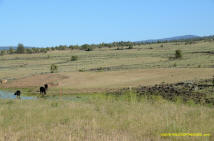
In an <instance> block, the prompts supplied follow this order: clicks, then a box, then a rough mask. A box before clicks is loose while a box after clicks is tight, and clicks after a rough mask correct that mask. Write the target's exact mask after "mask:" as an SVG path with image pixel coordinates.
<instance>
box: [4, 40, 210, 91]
mask: <svg viewBox="0 0 214 141" xmlns="http://www.w3.org/2000/svg"><path fill="white" fill-rule="evenodd" d="M161 45H162V44H150V45H141V46H135V47H134V49H131V50H128V49H125V50H116V48H101V49H96V50H95V51H91V52H87V51H82V50H66V51H50V52H48V53H47V54H25V55H5V56H0V61H1V66H0V79H7V80H9V81H8V84H6V85H5V86H4V87H22V88H24V87H33V86H40V85H42V84H43V83H55V84H57V85H54V87H62V88H66V89H68V88H69V89H73V90H75V89H76V90H80V89H81V90H84V89H96V90H97V89H108V88H118V87H127V86H138V85H153V84H157V83H161V82H169V83H171V82H177V81H184V80H195V79H196V80H198V79H203V78H210V77H212V76H213V75H214V71H213V69H212V68H213V62H214V56H213V54H212V52H214V49H213V46H214V42H204V41H201V42H196V43H194V44H191V45H185V43H183V42H181V43H164V44H163V47H160V46H161ZM177 49H180V50H181V51H182V52H183V58H182V59H177V60H170V59H169V57H173V56H174V53H175V50H177ZM71 56H78V60H77V61H70V57H71ZM51 64H56V65H57V66H58V68H59V70H58V73H55V74H50V65H51ZM102 68H107V69H106V70H105V69H103V70H102ZM99 69H101V70H100V71H99ZM96 70H98V71H96ZM80 71H83V72H80Z"/></svg>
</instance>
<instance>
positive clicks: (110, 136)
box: [0, 96, 214, 141]
mask: <svg viewBox="0 0 214 141" xmlns="http://www.w3.org/2000/svg"><path fill="white" fill-rule="evenodd" d="M129 100H130V101H127V100H126V97H124V98H121V99H118V100H115V99H114V98H112V97H109V98H108V99H106V98H105V99H104V98H96V97H94V98H93V99H87V100H84V101H79V102H77V101H76V102H75V101H68V100H44V99H41V100H34V101H21V100H0V140H1V141H5V140H7V141H40V140H41V141H44V140H46V141H59V140H60V141H95V140H96V141H138V140H139V141H165V140H166V141H172V140H173V141H203V140H204V141H207V140H210V141H211V140H213V139H214V138H213V137H212V136H211V137H161V136H160V134H161V133H210V134H211V135H213V134H214V130H213V129H214V125H213V123H214V118H213V117H214V109H213V108H209V107H203V106H200V105H194V106H193V105H184V104H182V103H179V102H178V103H171V102H168V101H165V100H163V99H162V98H156V99H153V100H147V99H145V98H143V99H141V100H140V101H139V100H137V99H136V97H135V96H133V97H131V99H129Z"/></svg>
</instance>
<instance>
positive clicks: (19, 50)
mask: <svg viewBox="0 0 214 141" xmlns="http://www.w3.org/2000/svg"><path fill="white" fill-rule="evenodd" d="M201 40H206V41H213V40H214V36H206V37H197V38H192V39H181V40H172V41H167V40H157V41H150V42H146V41H142V42H130V41H120V42H112V43H100V44H83V45H59V46H52V47H43V48H41V47H40V48H38V47H25V46H24V45H23V44H21V43H20V44H18V46H17V47H9V49H5V50H0V55H1V56H2V55H6V54H25V53H26V54H33V53H47V52H48V51H54V50H68V49H71V50H74V49H79V50H85V51H92V50H94V49H95V48H113V47H117V50H120V49H123V48H124V47H127V48H128V49H132V48H133V47H134V46H137V45H147V44H159V43H168V42H170V43H171V42H175V43H177V42H185V44H192V43H194V42H195V41H201Z"/></svg>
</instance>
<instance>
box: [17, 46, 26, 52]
mask: <svg viewBox="0 0 214 141" xmlns="http://www.w3.org/2000/svg"><path fill="white" fill-rule="evenodd" d="M16 53H19V54H22V53H25V48H24V45H23V44H18V47H17V49H16Z"/></svg>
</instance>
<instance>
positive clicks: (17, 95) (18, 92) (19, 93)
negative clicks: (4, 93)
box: [14, 90, 21, 98]
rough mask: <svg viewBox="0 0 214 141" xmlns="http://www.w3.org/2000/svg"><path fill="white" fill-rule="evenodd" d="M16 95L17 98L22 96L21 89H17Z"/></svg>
mask: <svg viewBox="0 0 214 141" xmlns="http://www.w3.org/2000/svg"><path fill="white" fill-rule="evenodd" d="M14 95H16V97H17V98H20V95H21V91H20V90H17V91H16V92H15V93H14Z"/></svg>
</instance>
